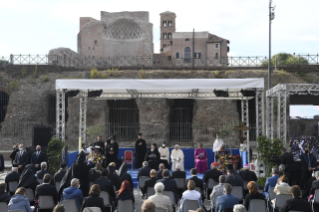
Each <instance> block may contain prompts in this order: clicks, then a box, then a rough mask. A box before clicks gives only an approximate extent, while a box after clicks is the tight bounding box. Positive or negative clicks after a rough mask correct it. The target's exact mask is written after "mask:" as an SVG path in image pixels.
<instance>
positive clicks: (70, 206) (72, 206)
mask: <svg viewBox="0 0 319 212" xmlns="http://www.w3.org/2000/svg"><path fill="white" fill-rule="evenodd" d="M62 205H64V208H65V211H78V210H79V209H78V206H76V203H75V200H74V199H68V200H63V201H62Z"/></svg>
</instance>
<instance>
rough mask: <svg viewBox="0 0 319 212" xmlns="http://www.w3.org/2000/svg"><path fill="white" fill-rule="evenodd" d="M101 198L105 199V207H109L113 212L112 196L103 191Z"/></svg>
mask: <svg viewBox="0 0 319 212" xmlns="http://www.w3.org/2000/svg"><path fill="white" fill-rule="evenodd" d="M100 197H101V198H103V201H104V207H109V208H110V211H112V204H111V201H110V195H109V193H107V192H106V191H101V193H100Z"/></svg>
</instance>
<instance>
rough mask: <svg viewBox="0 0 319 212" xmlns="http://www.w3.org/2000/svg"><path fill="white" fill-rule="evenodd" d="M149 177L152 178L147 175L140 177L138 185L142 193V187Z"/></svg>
mask: <svg viewBox="0 0 319 212" xmlns="http://www.w3.org/2000/svg"><path fill="white" fill-rule="evenodd" d="M148 179H150V178H149V177H147V176H140V177H139V178H138V187H139V188H140V190H141V193H143V192H142V188H143V187H144V185H145V181H146V180H148Z"/></svg>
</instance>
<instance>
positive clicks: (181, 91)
mask: <svg viewBox="0 0 319 212" xmlns="http://www.w3.org/2000/svg"><path fill="white" fill-rule="evenodd" d="M254 80H255V81H254ZM84 81H85V82H84ZM113 81H115V80H95V81H94V80H57V81H56V98H57V101H56V102H57V107H56V108H57V112H56V137H57V138H60V139H61V140H62V141H65V101H67V99H66V98H65V96H66V95H65V94H66V92H67V91H74V90H79V91H80V92H79V94H77V96H75V97H73V98H79V100H80V101H79V103H80V116H79V117H80V118H79V138H80V139H81V141H82V143H86V115H87V99H88V93H89V91H96V90H100V89H102V90H103V92H102V94H101V95H100V96H98V97H94V99H95V100H108V99H110V100H120V99H138V98H162V99H199V100H221V99H222V100H233V99H236V100H241V104H242V107H241V109H242V111H241V112H242V113H241V114H242V122H243V123H244V125H245V126H246V127H249V107H248V100H249V99H252V98H255V101H256V135H257V136H256V137H258V136H260V135H264V134H265V126H264V80H263V79H246V81H247V82H245V79H235V80H234V79H228V80H227V79H200V80H197V79H191V80H189V79H188V80H185V79H179V80H167V79H165V80H131V81H130V83H131V85H128V84H129V83H128V82H129V81H127V80H117V81H116V84H114V86H110V84H112V83H111V82H113ZM92 82H93V83H92ZM163 82H165V83H167V85H166V87H165V86H163V84H162V83H163ZM226 82H228V83H229V87H230V88H229V89H228V88H227V83H226ZM77 83H79V84H78V85H77ZM81 83H82V84H81ZM90 83H92V84H90ZM141 83H142V84H141ZM152 83H154V85H152ZM225 83H226V85H225ZM236 83H237V84H236ZM249 83H253V84H249ZM254 83H255V84H254ZM144 84H146V85H147V86H151V87H149V88H148V89H145V90H138V89H140V88H139V87H140V86H138V85H144ZM99 85H100V87H99ZM119 85H120V86H119ZM133 85H134V86H136V85H137V86H136V88H132V86H133ZM180 85H183V86H180ZM236 85H238V87H237V88H236ZM249 85H256V87H247V86H249ZM108 86H109V87H108ZM117 86H119V87H117ZM125 86H128V88H125ZM153 86H154V87H157V88H156V89H152V88H153ZM98 88H99V89H98ZM158 88H162V89H158ZM214 89H220V90H227V91H228V94H229V96H228V97H218V96H216V95H215V93H214V92H213V90H214ZM242 90H245V91H254V92H255V96H249V97H247V96H243V94H242V92H241V91H242ZM244 137H245V140H244V143H246V144H247V151H248V152H249V148H250V144H249V141H250V140H249V129H248V130H245V131H244ZM249 157H250V155H249V154H248V161H250V158H249Z"/></svg>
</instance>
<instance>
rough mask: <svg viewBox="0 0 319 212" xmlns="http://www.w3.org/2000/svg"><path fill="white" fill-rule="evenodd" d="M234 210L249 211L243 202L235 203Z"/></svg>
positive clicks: (234, 211)
mask: <svg viewBox="0 0 319 212" xmlns="http://www.w3.org/2000/svg"><path fill="white" fill-rule="evenodd" d="M233 212H247V211H246V208H245V206H243V205H241V204H237V205H234V209H233Z"/></svg>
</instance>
